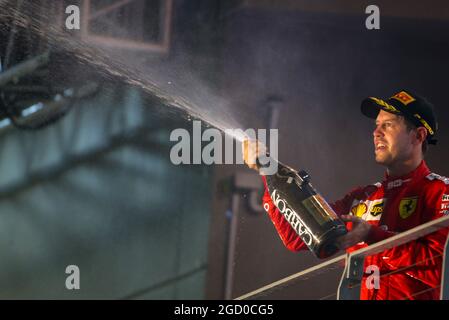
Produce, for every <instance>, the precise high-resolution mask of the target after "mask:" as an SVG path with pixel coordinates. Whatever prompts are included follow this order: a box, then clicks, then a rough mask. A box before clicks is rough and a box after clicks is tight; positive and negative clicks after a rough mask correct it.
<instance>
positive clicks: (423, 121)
mask: <svg viewBox="0 0 449 320" xmlns="http://www.w3.org/2000/svg"><path fill="white" fill-rule="evenodd" d="M414 116H415V118H417V119H418V120H419V122H421V123H422V125H423V126H424V127H426V129H427V131H429V133H430V134H431V135H433V134H434V133H435V132H433V130H432V128H431V127H430V125H429V124H428V123H427V121H426V120H424V119H423V118H422V117H421V116H420V115H419V114H417V113H415V114H414Z"/></svg>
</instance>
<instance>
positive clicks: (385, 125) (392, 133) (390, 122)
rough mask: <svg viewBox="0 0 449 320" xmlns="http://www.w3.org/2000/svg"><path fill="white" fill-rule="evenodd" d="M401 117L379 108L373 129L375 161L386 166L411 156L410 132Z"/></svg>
mask: <svg viewBox="0 0 449 320" xmlns="http://www.w3.org/2000/svg"><path fill="white" fill-rule="evenodd" d="M412 132H413V131H408V130H407V126H406V124H405V120H404V118H403V117H400V116H397V115H394V114H392V113H388V112H385V111H383V110H381V111H380V112H379V115H378V116H377V118H376V128H375V129H374V131H373V136H374V153H375V155H376V162H377V163H379V164H382V165H384V166H387V167H391V166H393V165H395V164H396V163H400V162H403V161H405V160H408V159H409V158H410V157H411V156H412V150H413V149H412V146H413V145H412V134H413V133H412Z"/></svg>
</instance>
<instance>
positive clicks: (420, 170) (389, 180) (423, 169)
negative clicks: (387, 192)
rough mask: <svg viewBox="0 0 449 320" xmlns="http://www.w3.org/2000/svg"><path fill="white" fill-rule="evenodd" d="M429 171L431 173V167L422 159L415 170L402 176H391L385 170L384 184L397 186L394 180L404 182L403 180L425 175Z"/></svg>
mask: <svg viewBox="0 0 449 320" xmlns="http://www.w3.org/2000/svg"><path fill="white" fill-rule="evenodd" d="M429 173H430V169H429V167H427V164H426V162H425V161H424V160H423V161H421V163H420V164H419V166H418V167H417V168H416V169H415V170H413V171H411V172H409V173H407V174H406V175H403V176H400V177H391V176H389V175H388V173H387V172H385V179H384V181H383V184H384V185H388V184H390V185H394V186H396V185H395V183H393V182H401V183H399V184H402V182H406V181H412V180H415V179H419V178H422V177H425V176H427V175H428V174H429Z"/></svg>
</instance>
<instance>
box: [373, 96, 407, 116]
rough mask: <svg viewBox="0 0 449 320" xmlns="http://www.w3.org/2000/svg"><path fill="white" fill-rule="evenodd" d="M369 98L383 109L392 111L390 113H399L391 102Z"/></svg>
mask: <svg viewBox="0 0 449 320" xmlns="http://www.w3.org/2000/svg"><path fill="white" fill-rule="evenodd" d="M370 99H371V100H373V101H374V102H376V103H377V104H378V105H379V106H381V107H382V108H383V109H384V110H385V111H388V112H392V113H400V111H399V110H398V109H396V108H395V107H393V106H392V105H391V104H388V103H386V102H385V101H383V100H382V99H378V98H374V97H370Z"/></svg>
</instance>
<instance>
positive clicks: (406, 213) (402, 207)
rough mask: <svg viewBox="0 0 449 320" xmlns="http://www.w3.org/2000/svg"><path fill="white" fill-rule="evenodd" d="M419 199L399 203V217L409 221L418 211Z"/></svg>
mask: <svg viewBox="0 0 449 320" xmlns="http://www.w3.org/2000/svg"><path fill="white" fill-rule="evenodd" d="M417 204H418V197H412V198H404V199H402V200H401V202H400V203H399V215H400V216H401V218H402V219H407V218H408V217H410V216H411V215H412V213H413V212H415V210H416V205H417Z"/></svg>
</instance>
